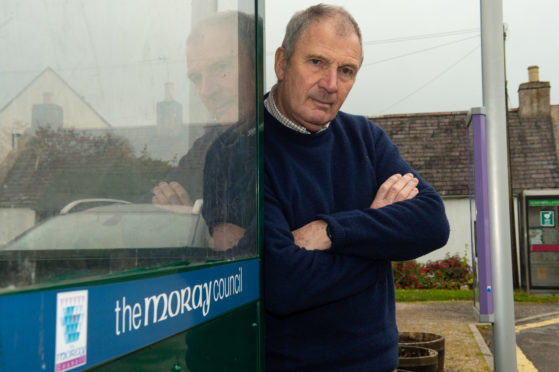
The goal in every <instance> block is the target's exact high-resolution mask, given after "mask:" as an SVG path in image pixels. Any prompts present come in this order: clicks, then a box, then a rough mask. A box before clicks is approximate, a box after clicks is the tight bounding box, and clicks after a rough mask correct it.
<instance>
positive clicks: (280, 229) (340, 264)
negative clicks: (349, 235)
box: [263, 182, 392, 316]
mask: <svg viewBox="0 0 559 372" xmlns="http://www.w3.org/2000/svg"><path fill="white" fill-rule="evenodd" d="M264 197H265V213H264V220H265V222H264V229H265V234H264V240H265V243H264V246H265V252H264V255H263V262H264V270H265V275H264V291H265V293H266V296H267V297H266V301H265V303H266V307H267V310H268V311H270V312H271V313H273V314H275V315H277V316H283V315H288V314H292V313H296V312H298V311H302V310H305V309H309V308H313V307H316V306H321V305H324V304H327V303H330V302H334V301H338V300H340V299H343V298H345V297H347V296H351V295H353V294H356V293H360V292H362V291H363V290H365V289H366V288H369V287H371V286H373V285H374V284H375V283H376V281H378V280H385V278H386V274H387V271H388V270H392V266H391V265H390V262H388V261H385V262H378V261H374V260H364V259H362V258H359V257H352V256H348V255H340V254H332V253H331V252H329V251H319V250H314V251H309V250H306V249H303V248H301V247H300V246H298V245H296V244H295V241H294V236H293V234H292V233H291V231H290V228H289V224H288V222H287V221H286V219H285V217H284V215H283V212H282V209H281V206H280V204H279V203H278V202H277V200H276V198H275V197H274V194H273V192H272V191H271V190H270V189H269V187H268V185H267V183H266V182H265V191H264Z"/></svg>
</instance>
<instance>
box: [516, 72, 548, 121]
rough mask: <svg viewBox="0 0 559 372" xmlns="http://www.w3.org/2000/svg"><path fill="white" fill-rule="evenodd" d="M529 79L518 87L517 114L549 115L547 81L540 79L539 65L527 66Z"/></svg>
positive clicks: (524, 116) (537, 116)
mask: <svg viewBox="0 0 559 372" xmlns="http://www.w3.org/2000/svg"><path fill="white" fill-rule="evenodd" d="M528 75H529V78H530V81H529V82H527V83H522V84H520V86H519V87H518V115H519V116H520V117H521V118H540V117H549V115H550V114H551V102H550V97H551V95H550V91H551V85H550V84H549V81H540V76H539V67H538V66H530V67H528Z"/></svg>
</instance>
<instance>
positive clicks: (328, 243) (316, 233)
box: [293, 173, 419, 250]
mask: <svg viewBox="0 0 559 372" xmlns="http://www.w3.org/2000/svg"><path fill="white" fill-rule="evenodd" d="M418 182H419V180H418V179H417V178H415V177H414V176H413V174H412V173H407V174H406V175H404V176H402V175H401V174H394V175H393V176H391V177H390V178H389V179H387V180H386V181H385V182H384V183H383V184H382V185H381V187H380V188H379V190H378V192H377V194H376V196H375V199H374V200H373V202H372V203H371V205H370V208H373V209H378V208H382V207H386V206H387V205H390V204H393V203H396V202H399V201H404V200H408V199H413V198H414V197H415V196H416V195H417V194H418V193H419V190H417V184H418ZM329 235H330V236H329ZM293 237H294V239H295V244H296V245H298V246H299V247H303V248H305V249H307V250H326V249H329V248H331V247H332V240H331V237H333V236H332V233H331V232H330V234H329V233H328V223H327V222H326V221H324V220H315V221H311V222H309V223H308V224H306V225H304V226H302V227H300V228H298V229H297V230H294V231H293Z"/></svg>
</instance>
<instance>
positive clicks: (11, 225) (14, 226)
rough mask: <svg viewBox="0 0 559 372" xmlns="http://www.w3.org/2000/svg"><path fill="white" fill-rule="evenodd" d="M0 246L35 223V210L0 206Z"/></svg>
mask: <svg viewBox="0 0 559 372" xmlns="http://www.w3.org/2000/svg"><path fill="white" fill-rule="evenodd" d="M0 221H2V224H1V225H0V247H2V246H3V245H4V244H6V243H7V242H9V241H10V240H12V239H13V238H15V237H16V236H18V235H19V234H21V233H22V232H24V231H25V230H27V229H30V228H31V227H33V225H35V212H34V211H33V210H31V209H25V208H0Z"/></svg>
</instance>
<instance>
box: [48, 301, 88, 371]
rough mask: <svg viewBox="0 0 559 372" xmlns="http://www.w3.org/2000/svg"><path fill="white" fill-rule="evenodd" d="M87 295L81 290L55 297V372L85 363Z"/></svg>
mask: <svg viewBox="0 0 559 372" xmlns="http://www.w3.org/2000/svg"><path fill="white" fill-rule="evenodd" d="M87 295H88V292H87V290H83V291H72V292H61V293H58V294H57V296H56V349H55V353H56V354H55V358H54V370H55V372H63V371H68V370H71V369H73V368H76V367H79V366H82V365H84V364H86V362H87Z"/></svg>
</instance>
